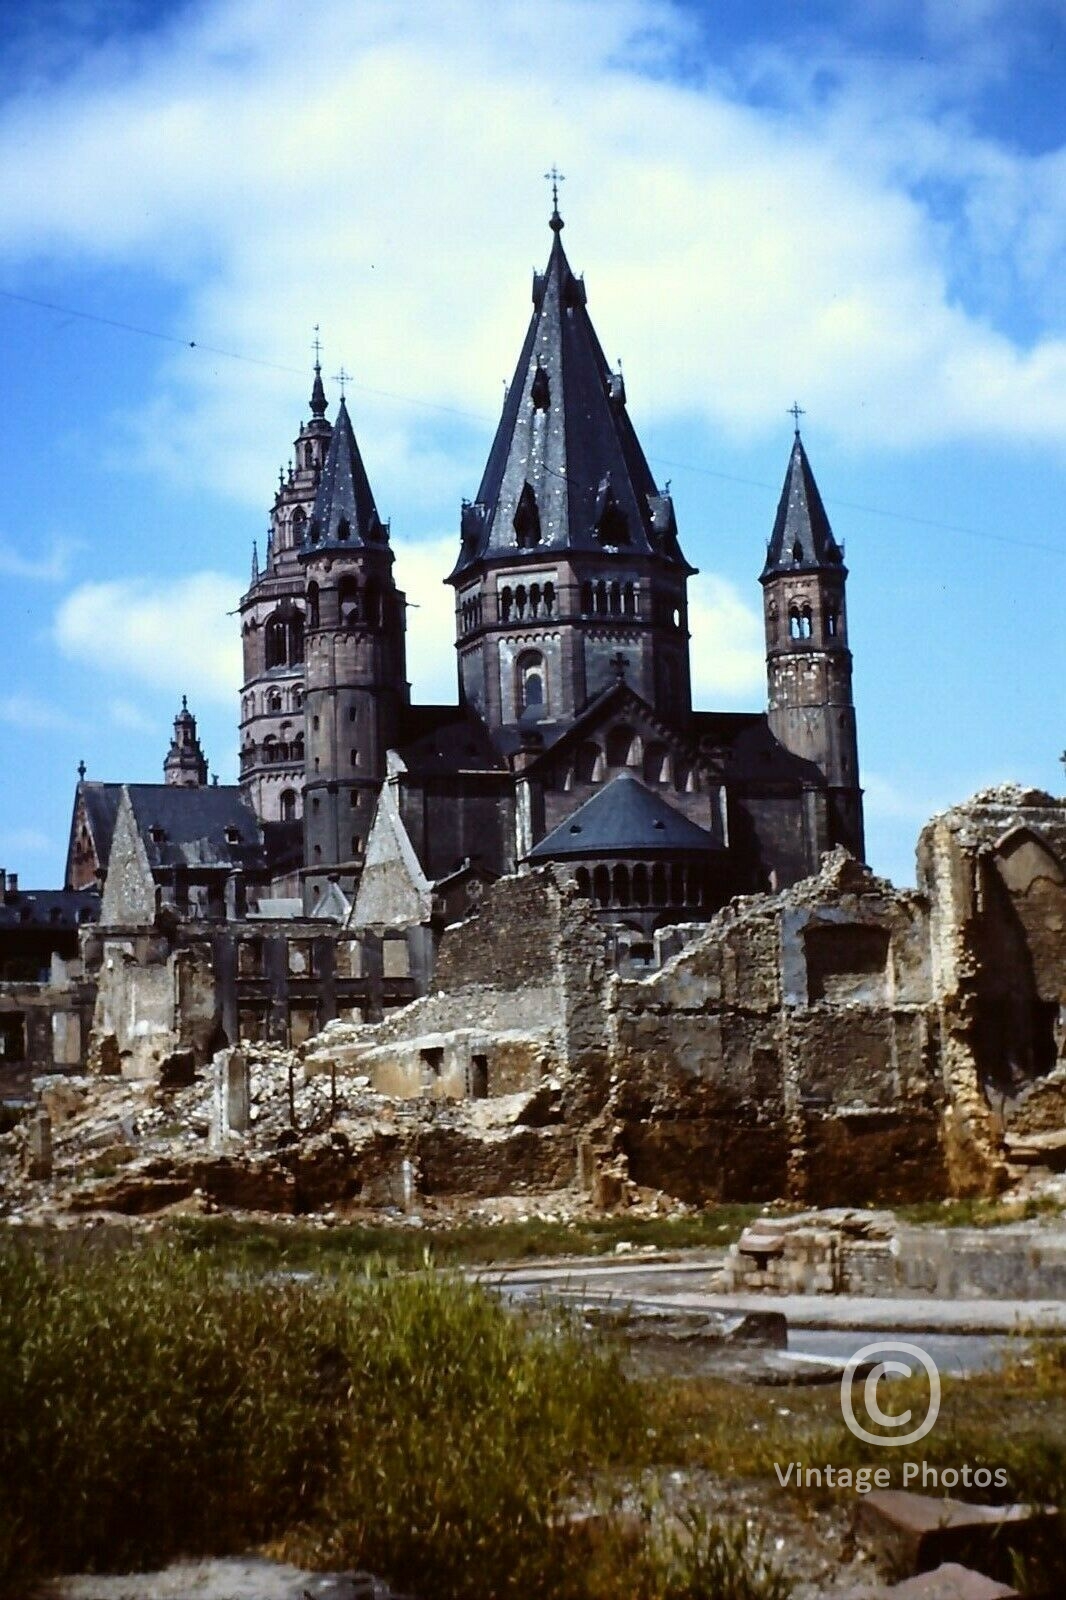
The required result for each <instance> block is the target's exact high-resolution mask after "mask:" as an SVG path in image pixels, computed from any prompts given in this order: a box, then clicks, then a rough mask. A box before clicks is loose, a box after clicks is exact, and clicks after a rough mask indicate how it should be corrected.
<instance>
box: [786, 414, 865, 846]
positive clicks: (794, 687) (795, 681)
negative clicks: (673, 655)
mask: <svg viewBox="0 0 1066 1600" xmlns="http://www.w3.org/2000/svg"><path fill="white" fill-rule="evenodd" d="M847 576H848V570H847V568H846V567H845V565H844V551H843V548H842V547H841V546H840V545H838V544H837V542H836V540H835V539H834V537H833V531H832V529H831V527H830V526H829V518H828V517H827V515H826V512H825V507H824V505H823V504H822V497H821V495H820V494H819V492H818V485H817V484H816V483H815V481H814V473H813V472H812V471H811V465H810V462H809V461H808V459H807V452H806V450H805V449H804V448H803V440H802V439H801V438H800V432H799V428H798V427H797V428H796V436H795V440H794V442H793V445H792V454H791V456H790V458H789V463H788V471H787V473H786V474H785V484H784V488H783V489H782V491H781V500H780V504H779V505H778V508H777V518H776V520H775V522H774V530H773V533H772V535H771V537H770V543H769V546H768V548H767V553H766V565H765V566H764V567H763V571H762V576H761V578H760V582H761V583H762V586H763V611H764V615H765V621H766V674H767V687H768V708H767V709H768V713H769V716H768V720H769V724H770V731H771V732H772V733H773V735H774V737H775V738H776V739H777V740H778V742H779V743H780V744H782V745H783V746H784V747H785V749H786V750H790V751H791V752H792V754H793V755H797V756H801V757H802V758H803V759H804V760H806V761H811V762H813V763H814V765H815V766H817V767H818V768H819V769H820V770H821V772H822V774H823V776H824V778H825V782H826V788H827V791H828V807H827V815H826V819H825V830H824V831H825V837H824V838H823V839H821V840H819V841H818V847H819V848H820V849H831V848H832V847H833V846H834V845H837V844H842V845H844V846H845V847H846V848H847V849H848V850H850V851H851V852H852V854H853V855H856V856H858V858H859V859H860V860H862V859H863V857H864V853H865V841H864V836H863V816H862V790H861V788H860V787H859V747H858V735H857V732H856V726H855V704H854V700H853V697H852V686H851V651H850V649H849V648H848V618H847V603H846V583H847ZM812 865H815V866H816V865H817V858H816V859H815V861H814V862H813V863H812Z"/></svg>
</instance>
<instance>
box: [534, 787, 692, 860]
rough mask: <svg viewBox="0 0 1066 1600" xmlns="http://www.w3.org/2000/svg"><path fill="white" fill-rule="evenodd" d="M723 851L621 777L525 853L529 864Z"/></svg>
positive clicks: (656, 797) (661, 802)
mask: <svg viewBox="0 0 1066 1600" xmlns="http://www.w3.org/2000/svg"><path fill="white" fill-rule="evenodd" d="M723 848H724V847H723V846H722V845H721V844H720V843H719V842H718V840H717V839H715V838H713V837H712V835H711V834H709V833H708V832H707V830H706V828H701V827H699V826H698V825H697V824H696V823H695V822H690V821H689V819H688V817H686V816H683V815H682V814H681V812H680V811H677V810H675V808H674V807H673V806H672V805H668V804H667V802H666V801H665V800H664V799H663V798H662V797H661V795H657V794H653V793H652V791H651V790H650V789H646V788H645V787H644V785H643V784H642V783H641V782H640V781H639V779H637V778H635V777H633V775H632V774H631V773H628V772H621V773H619V774H618V776H617V777H616V778H612V780H611V782H610V783H608V784H605V785H604V787H603V788H602V789H600V790H599V791H598V792H597V793H596V794H594V795H593V796H592V798H591V800H586V801H585V803H584V805H582V806H578V808H577V810H576V811H573V812H571V814H570V816H568V817H567V818H566V819H565V821H563V822H561V823H560V824H559V826H558V827H557V828H554V829H553V830H552V832H551V833H549V834H546V835H545V837H544V838H543V839H542V840H541V841H540V843H539V844H535V845H534V846H533V849H532V850H531V851H530V852H529V859H530V861H559V860H563V859H565V858H567V857H575V856H582V857H587V856H598V855H603V856H613V855H631V854H637V853H639V854H641V855H648V856H658V855H676V854H677V853H678V852H681V851H683V852H686V853H689V854H691V853H692V852H693V851H699V852H709V851H717V850H721V849H723Z"/></svg>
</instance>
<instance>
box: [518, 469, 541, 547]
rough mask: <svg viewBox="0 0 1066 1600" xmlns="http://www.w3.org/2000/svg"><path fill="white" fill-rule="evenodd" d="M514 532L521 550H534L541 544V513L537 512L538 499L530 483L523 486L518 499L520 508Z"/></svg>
mask: <svg viewBox="0 0 1066 1600" xmlns="http://www.w3.org/2000/svg"><path fill="white" fill-rule="evenodd" d="M514 531H515V534H516V536H517V538H518V548H519V549H520V550H529V549H532V547H533V546H534V545H538V544H539V543H540V512H539V511H538V510H537V497H536V495H535V494H534V493H533V486H532V484H530V483H529V482H526V483H524V484H523V485H522V493H521V494H520V495H519V497H518V506H517V508H516V510H515V514H514Z"/></svg>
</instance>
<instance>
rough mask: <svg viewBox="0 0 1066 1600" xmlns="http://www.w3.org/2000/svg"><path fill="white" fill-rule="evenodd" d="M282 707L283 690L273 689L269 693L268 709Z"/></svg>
mask: <svg viewBox="0 0 1066 1600" xmlns="http://www.w3.org/2000/svg"><path fill="white" fill-rule="evenodd" d="M281 709H282V701H281V690H280V689H271V691H270V693H269V694H268V695H267V710H268V711H280V710H281Z"/></svg>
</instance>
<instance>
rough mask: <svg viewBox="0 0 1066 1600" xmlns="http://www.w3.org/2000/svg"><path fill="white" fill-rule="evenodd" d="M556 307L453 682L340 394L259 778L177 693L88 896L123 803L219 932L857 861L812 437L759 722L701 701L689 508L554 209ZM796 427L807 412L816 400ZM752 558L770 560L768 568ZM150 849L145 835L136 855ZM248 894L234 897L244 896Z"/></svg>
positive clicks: (630, 921) (548, 317)
mask: <svg viewBox="0 0 1066 1600" xmlns="http://www.w3.org/2000/svg"><path fill="white" fill-rule="evenodd" d="M550 227H551V237H552V243H551V249H550V253H549V256H548V261H547V265H546V267H545V270H544V271H543V272H542V273H540V272H538V273H536V274H535V275H534V279H533V313H532V317H531V319H530V322H529V327H528V329H527V331H526V335H525V339H524V341H523V344H522V348H521V352H520V354H519V357H518V362H517V365H516V367H515V371H514V377H513V379H512V381H511V383H510V386H509V387H508V389H507V394H506V399H505V402H504V406H503V411H502V415H501V417H500V421H499V424H498V427H497V429H496V435H495V438H494V439H493V441H492V444H491V448H490V450H489V453H488V460H487V462H486V466H485V470H484V473H483V475H482V479H481V483H480V485H479V486H478V489H477V492H476V494H475V495H474V496H473V498H472V499H470V500H468V501H464V502H463V505H462V510H461V513H460V519H459V529H458V538H457V543H456V553H455V562H454V565H453V567H452V570H451V571H450V572H449V573H442V574H441V578H442V581H444V582H447V583H448V584H450V585H451V587H452V589H453V591H454V594H455V651H456V677H457V694H456V699H455V702H454V703H453V704H448V705H418V704H415V703H413V701H412V699H411V693H410V686H409V684H408V682H407V673H406V663H405V629H406V616H407V605H406V601H405V597H404V594H403V591H402V589H401V588H400V587H399V584H398V581H397V576H398V575H397V573H396V571H395V569H394V557H393V550H392V546H391V542H390V528H389V524H388V522H387V521H385V520H384V519H383V518H382V516H381V514H380V512H379V510H378V506H377V502H376V500H375V496H374V491H373V488H372V486H371V480H370V476H369V474H368V471H367V467H366V465H365V464H364V461H363V458H362V455H361V452H360V449H359V445H358V442H357V440H356V436H355V431H354V429H353V426H352V420H351V417H350V415H349V412H348V406H347V402H346V400H345V397H344V394H343V392H341V394H340V395H339V397H338V400H337V406H336V415H335V417H334V419H333V421H330V419H329V417H328V416H327V412H328V411H329V409H330V406H329V401H328V398H327V395H326V391H325V387H324V385H323V381H322V373H321V364H320V362H319V360H318V359H317V351H316V361H315V368H314V381H313V387H312V390H311V399H310V417H309V419H308V420H307V421H306V422H304V423H303V424H302V426H301V427H300V430H299V433H298V435H297V438H296V440H295V447H294V453H293V457H292V461H291V463H290V465H289V469H288V472H287V473H285V472H284V471H283V472H282V474H281V476H280V481H279V483H278V487H277V490H276V493H275V496H274V503H273V508H272V512H271V523H270V533H269V537H268V541H267V546H266V549H265V551H264V553H263V558H262V560H260V558H259V554H258V551H257V550H256V549H255V547H253V556H252V573H251V582H250V585H249V588H248V591H247V593H246V594H245V595H244V596H243V598H242V599H241V601H240V608H239V614H240V626H241V636H242V644H243V663H244V674H243V676H244V681H243V684H242V687H241V692H240V734H239V739H240V748H239V763H240V766H239V782H238V785H236V786H223V787H221V788H219V787H218V786H217V785H212V784H209V782H208V774H207V763H206V761H205V759H204V755H203V752H202V750H201V749H200V745H199V741H198V738H197V733H196V723H195V720H194V718H193V716H192V713H191V712H190V711H189V709H188V707H187V705H186V704H185V703H184V702H183V704H182V709H181V711H180V712H179V714H178V716H177V718H176V719H175V723H174V738H173V742H172V744H171V748H170V751H169V753H168V755H167V757H166V761H165V764H164V778H165V783H164V784H156V785H132V786H129V785H126V786H123V785H119V784H102V783H95V782H87V781H85V779H84V774H83V781H82V782H81V784H80V785H79V788H78V793H77V795H76V798H75V809H74V817H73V822H72V829H71V841H70V849H69V853H68V864H67V876H66V885H67V888H68V889H69V890H72V891H73V890H79V891H81V890H85V889H89V888H91V887H92V886H93V885H94V884H95V885H97V886H100V885H101V884H102V883H103V882H104V881H105V879H106V873H107V866H108V859H109V855H110V846H111V840H112V836H113V833H114V829H115V826H116V820H117V817H118V812H119V807H120V804H121V803H122V795H123V792H124V791H128V796H129V798H128V807H129V812H130V817H129V825H128V827H127V829H126V832H127V833H128V832H129V829H130V828H132V829H133V831H134V832H139V834H140V837H141V844H142V846H143V856H144V859H145V861H147V862H149V863H150V864H151V867H152V871H153V873H154V876H155V881H156V887H157V889H158V890H159V891H160V893H161V895H162V898H163V899H164V900H166V901H168V902H170V903H173V904H175V905H176V906H177V907H178V909H179V910H180V912H181V914H182V915H185V914H189V915H192V916H198V915H200V916H202V915H216V914H217V912H218V908H219V907H221V906H222V904H223V894H224V884H225V883H226V882H230V880H231V879H232V877H233V875H234V873H238V874H239V875H240V876H241V879H242V886H241V888H240V891H239V894H238V896H237V897H238V899H239V900H240V902H241V903H242V904H245V903H248V897H249V895H250V897H251V900H250V903H251V904H253V905H254V906H255V908H256V910H257V914H259V915H263V916H268V917H269V916H273V917H281V916H287V917H290V918H291V917H293V916H297V915H302V916H305V917H316V918H319V919H329V920H332V921H335V922H337V921H339V922H340V923H342V924H347V925H349V926H356V927H401V926H410V925H414V924H419V923H422V924H433V925H435V926H437V927H440V926H444V925H447V924H448V923H449V922H452V921H455V920H457V919H458V918H461V917H462V916H464V915H466V914H467V913H468V912H469V910H470V909H471V907H472V905H473V904H474V902H475V901H476V900H477V898H478V897H479V896H480V894H481V893H482V892H483V891H484V889H485V886H486V885H487V884H488V883H491V882H492V881H493V880H495V879H496V878H499V877H501V876H504V875H507V874H510V873H514V872H524V871H528V870H529V869H530V868H532V867H537V866H543V865H547V864H552V865H553V866H554V867H555V870H556V873H557V875H559V876H562V877H563V878H565V879H566V881H567V882H569V884H570V885H571V886H572V888H574V889H575V890H576V892H577V893H578V894H580V895H582V896H584V897H585V898H587V899H588V900H589V901H591V902H592V904H593V906H594V908H595V911H596V914H597V916H598V917H599V918H600V919H601V920H602V921H604V922H607V923H611V924H613V925H616V926H618V925H620V926H622V927H626V926H628V927H629V928H631V929H632V930H633V931H634V933H635V934H636V935H640V936H644V937H649V936H651V935H652V934H653V933H654V932H655V930H656V929H657V928H659V927H662V926H665V925H668V924H671V923H679V922H693V921H700V920H704V919H706V918H707V917H708V916H709V915H710V914H711V913H712V912H713V911H714V910H715V909H716V908H717V907H718V906H720V905H722V904H723V903H724V902H725V901H727V900H729V899H730V898H731V897H733V896H734V895H737V894H743V893H749V892H755V891H759V890H763V889H773V888H785V887H787V886H788V885H790V884H792V883H794V882H796V881H798V880H799V879H801V878H804V877H806V876H808V875H809V874H811V873H813V872H816V871H817V870H818V867H819V864H820V861H821V859H822V856H823V855H824V854H825V853H826V852H827V851H829V850H831V849H832V848H833V847H834V846H835V845H838V844H842V845H845V846H846V847H847V849H848V850H849V851H851V852H852V854H853V855H856V856H858V857H859V858H860V859H861V858H862V856H863V819H862V790H861V789H860V787H859V771H858V751H857V741H856V728H855V709H854V704H853V699H852V687H851V652H850V650H849V647H848V627H847V605H846V579H847V569H846V568H845V565H844V555H843V550H842V548H841V546H840V545H839V544H838V543H837V541H836V539H835V538H834V536H833V532H832V529H831V528H830V525H829V519H828V517H827V516H826V512H825V508H824V506H823V504H822V500H821V496H820V495H819V492H818V487H817V484H816V483H815V480H814V475H813V473H812V471H811V466H810V462H809V460H808V458H807V453H806V450H805V449H804V446H803V442H802V440H801V438H800V434H799V429H798V426H797V429H796V434H795V439H794V441H793V445H792V450H791V454H790V457H789V461H788V467H787V470H786V473H785V481H784V487H783V489H782V493H781V500H780V503H779V505H778V508H777V515H776V518H775V520H774V522H773V525H772V529H771V530H770V536H769V540H768V542H767V544H766V548H765V555H764V559H763V563H762V570H761V573H760V576H759V581H760V584H761V586H762V591H763V611H764V616H765V626H766V661H767V710H766V711H765V712H764V713H763V712H736V711H727V712H721V711H704V710H700V709H696V708H694V707H693V705H692V694H691V674H690V668H689V651H690V645H692V644H694V647H695V648H696V649H697V650H708V651H713V649H714V648H715V642H714V640H713V639H701V638H697V639H695V640H694V641H693V640H691V638H690V633H689V613H688V601H687V586H688V580H689V578H690V577H692V575H693V574H694V572H695V570H696V569H695V568H694V567H693V566H692V565H691V564H690V563H689V561H688V560H687V558H686V556H685V554H684V551H683V548H682V542H681V536H680V534H679V530H678V527H677V522H676V518H675V514H674V506H673V502H672V500H671V498H670V495H669V493H667V492H664V491H663V490H661V489H660V488H659V486H658V485H657V484H656V482H655V479H654V478H653V477H652V474H651V470H650V468H649V466H648V462H647V459H646V457H645V455H644V452H643V450H642V448H641V445H640V441H639V439H638V438H637V434H636V431H635V429H634V427H633V424H632V422H631V421H630V417H629V412H628V409H627V402H626V391H625V385H624V383H623V379H622V374H621V372H620V371H619V372H616V371H613V370H612V368H611V367H610V366H609V364H608V362H607V361H606V359H605V357H604V354H603V350H602V348H601V346H600V342H599V340H598V338H597V336H596V332H595V329H594V328H593V324H592V320H591V318H590V316H589V311H588V305H587V296H586V289H585V283H584V280H583V278H581V277H578V276H576V275H575V273H574V272H573V270H572V269H571V267H570V263H569V261H568V260H567V256H566V251H565V249H564V247H563V241H562V234H563V219H562V217H561V216H560V215H559V210H558V205H557V204H556V205H555V207H554V209H553V211H552V215H551V219H550ZM797 422H798V415H797ZM753 566H754V561H753ZM138 848H140V847H138ZM229 892H230V893H231V897H232V894H233V892H234V890H233V885H232V882H230V890H229Z"/></svg>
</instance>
